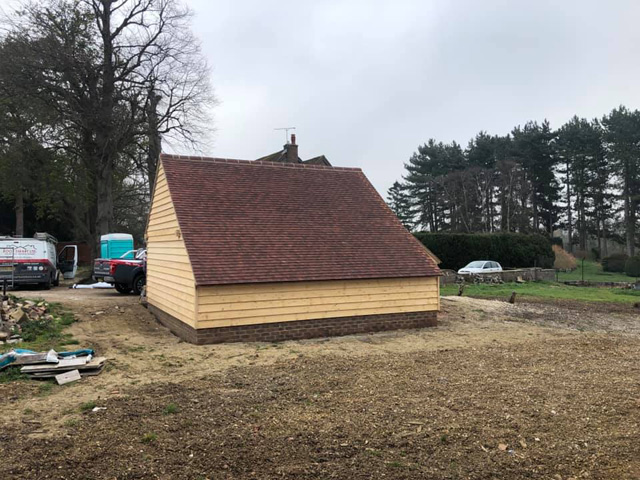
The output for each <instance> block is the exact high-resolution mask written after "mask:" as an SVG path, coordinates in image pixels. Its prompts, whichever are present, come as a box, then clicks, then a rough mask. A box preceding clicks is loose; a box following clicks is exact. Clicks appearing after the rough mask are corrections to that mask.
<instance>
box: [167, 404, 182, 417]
mask: <svg viewBox="0 0 640 480" xmlns="http://www.w3.org/2000/svg"><path fill="white" fill-rule="evenodd" d="M179 412H180V409H179V408H178V406H177V405H176V404H175V403H170V404H169V405H167V406H166V407H165V408H164V413H165V415H173V414H175V413H179Z"/></svg>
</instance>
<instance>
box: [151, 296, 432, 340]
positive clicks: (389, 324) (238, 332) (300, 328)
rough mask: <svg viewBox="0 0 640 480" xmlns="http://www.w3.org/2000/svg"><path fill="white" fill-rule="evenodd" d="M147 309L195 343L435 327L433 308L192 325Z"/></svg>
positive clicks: (282, 338)
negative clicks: (423, 310) (285, 319)
mask: <svg viewBox="0 0 640 480" xmlns="http://www.w3.org/2000/svg"><path fill="white" fill-rule="evenodd" d="M149 309H150V310H151V312H152V313H153V314H154V315H155V316H156V318H158V320H159V321H160V323H162V324H163V325H164V326H165V327H167V328H168V329H169V330H171V331H172V332H173V333H174V334H176V335H178V336H179V337H180V338H182V339H184V340H186V341H187V342H190V343H195V344H198V345H204V344H212V343H232V342H278V341H283V340H302V339H306V338H318V337H333V336H340V335H352V334H358V333H368V332H381V331H389V330H399V329H412V328H424V327H435V326H436V325H437V312H436V311H428V312H408V313H388V314H381V315H362V316H354V317H339V318H321V319H311V320H299V321H293V322H274V323H262V324H252V325H238V326H232V327H216V328H202V329H195V328H193V327H191V326H189V325H186V324H185V323H183V322H181V321H180V320H178V319H176V318H175V317H172V316H171V315H168V314H167V313H166V312H163V311H162V310H159V309H157V308H155V307H154V306H152V305H150V306H149Z"/></svg>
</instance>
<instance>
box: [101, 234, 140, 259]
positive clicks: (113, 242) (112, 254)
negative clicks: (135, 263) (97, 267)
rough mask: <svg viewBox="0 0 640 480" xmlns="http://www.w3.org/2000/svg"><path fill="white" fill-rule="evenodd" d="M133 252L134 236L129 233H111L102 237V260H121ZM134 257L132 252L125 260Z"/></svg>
mask: <svg viewBox="0 0 640 480" xmlns="http://www.w3.org/2000/svg"><path fill="white" fill-rule="evenodd" d="M131 250H133V236H132V235H129V234H128V233H109V234H107V235H102V236H101V237H100V258H120V257H122V255H124V254H125V253H127V252H129V251H131ZM134 256H135V255H134V253H133V252H132V253H129V255H127V256H126V257H123V258H128V259H133V258H134Z"/></svg>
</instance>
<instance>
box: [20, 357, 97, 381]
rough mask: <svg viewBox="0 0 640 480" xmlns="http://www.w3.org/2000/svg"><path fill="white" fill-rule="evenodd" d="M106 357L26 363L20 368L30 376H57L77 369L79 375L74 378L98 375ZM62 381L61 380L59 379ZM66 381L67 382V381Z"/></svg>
mask: <svg viewBox="0 0 640 480" xmlns="http://www.w3.org/2000/svg"><path fill="white" fill-rule="evenodd" d="M106 360H107V359H106V358H105V357H95V358H91V357H90V356H87V357H77V358H69V359H65V358H63V359H61V360H60V361H58V363H39V364H30V365H25V366H24V367H22V368H21V369H20V372H21V373H24V374H26V375H28V376H29V378H54V377H55V378H56V380H58V376H59V375H60V374H65V373H69V372H74V371H77V372H78V374H79V377H78V376H76V375H72V377H74V379H78V378H80V377H85V376H92V375H98V374H100V372H102V369H103V368H104V364H105V362H106ZM64 378H66V376H65V377H64ZM58 383H60V381H58ZM65 383H66V382H65Z"/></svg>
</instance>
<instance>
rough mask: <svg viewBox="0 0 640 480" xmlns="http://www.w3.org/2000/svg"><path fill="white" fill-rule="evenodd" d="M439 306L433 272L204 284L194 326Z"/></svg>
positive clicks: (438, 288) (373, 312)
mask: <svg viewBox="0 0 640 480" xmlns="http://www.w3.org/2000/svg"><path fill="white" fill-rule="evenodd" d="M439 309H440V283H439V278H438V277H422V278H396V279H374V280H341V281H323V282H292V283H271V284H252V285H224V286H208V287H198V308H197V312H198V321H197V328H211V327H226V326H233V325H249V324H256V323H270V322H285V321H295V320H308V319H313V318H335V317H348V316H354V315H374V314H382V313H399V312H421V311H432V310H439Z"/></svg>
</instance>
